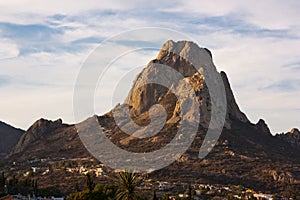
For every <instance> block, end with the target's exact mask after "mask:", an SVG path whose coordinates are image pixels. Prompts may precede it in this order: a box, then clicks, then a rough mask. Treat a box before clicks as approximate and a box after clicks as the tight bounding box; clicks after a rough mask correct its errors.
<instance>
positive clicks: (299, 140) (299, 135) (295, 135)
mask: <svg viewBox="0 0 300 200" xmlns="http://www.w3.org/2000/svg"><path fill="white" fill-rule="evenodd" d="M275 137H277V138H279V139H281V140H284V141H286V142H288V143H290V144H291V145H293V146H300V131H299V130H298V129H297V128H293V129H292V130H290V131H289V132H287V133H281V134H276V136H275Z"/></svg>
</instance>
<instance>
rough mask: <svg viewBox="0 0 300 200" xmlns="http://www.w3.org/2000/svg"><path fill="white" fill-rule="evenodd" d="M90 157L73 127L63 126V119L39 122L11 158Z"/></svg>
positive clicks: (21, 141) (22, 138) (19, 144)
mask: <svg viewBox="0 0 300 200" xmlns="http://www.w3.org/2000/svg"><path fill="white" fill-rule="evenodd" d="M82 156H83V157H89V153H88V152H87V151H86V150H85V148H84V146H83V145H82V143H81V141H80V139H79V137H78V135H77V132H76V129H75V127H74V126H73V125H67V124H63V123H62V120H61V119H58V120H55V121H51V120H46V119H39V120H37V121H36V122H35V123H34V124H33V125H32V126H31V127H30V128H29V129H28V130H27V131H26V132H25V134H23V135H22V137H21V138H20V140H19V141H18V143H17V144H16V146H15V147H14V149H13V151H12V152H11V154H10V158H16V157H17V158H18V160H27V159H28V158H34V157H38V158H45V157H46V158H47V157H51V158H52V159H54V158H77V157H82Z"/></svg>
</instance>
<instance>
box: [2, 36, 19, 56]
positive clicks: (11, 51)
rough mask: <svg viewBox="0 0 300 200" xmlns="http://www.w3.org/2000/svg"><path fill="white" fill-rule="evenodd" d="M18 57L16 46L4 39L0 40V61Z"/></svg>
mask: <svg viewBox="0 0 300 200" xmlns="http://www.w3.org/2000/svg"><path fill="white" fill-rule="evenodd" d="M18 55H19V48H18V45H17V44H16V43H15V42H14V41H12V40H10V39H6V38H0V60H2V59H8V58H14V57H17V56H18Z"/></svg>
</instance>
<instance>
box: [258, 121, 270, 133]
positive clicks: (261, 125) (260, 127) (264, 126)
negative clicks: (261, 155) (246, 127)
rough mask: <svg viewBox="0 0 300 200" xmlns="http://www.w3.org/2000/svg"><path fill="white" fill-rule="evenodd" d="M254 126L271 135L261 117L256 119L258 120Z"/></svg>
mask: <svg viewBox="0 0 300 200" xmlns="http://www.w3.org/2000/svg"><path fill="white" fill-rule="evenodd" d="M255 128H256V129H257V130H259V131H261V132H263V133H266V134H269V135H271V131H270V129H269V127H268V125H267V124H266V122H265V121H264V120H263V119H259V120H258V122H257V123H256V124H255Z"/></svg>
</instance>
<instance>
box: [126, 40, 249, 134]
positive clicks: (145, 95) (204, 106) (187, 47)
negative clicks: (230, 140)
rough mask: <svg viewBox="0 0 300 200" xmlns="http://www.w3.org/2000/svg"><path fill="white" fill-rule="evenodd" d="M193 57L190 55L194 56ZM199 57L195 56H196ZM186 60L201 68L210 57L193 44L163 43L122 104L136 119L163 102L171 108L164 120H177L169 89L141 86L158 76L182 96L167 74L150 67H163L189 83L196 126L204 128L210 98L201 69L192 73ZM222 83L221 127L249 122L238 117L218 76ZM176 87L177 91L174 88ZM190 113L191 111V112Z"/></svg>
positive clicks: (231, 97)
mask: <svg viewBox="0 0 300 200" xmlns="http://www.w3.org/2000/svg"><path fill="white" fill-rule="evenodd" d="M196 53H197V55H194V54H196ZM198 54H199V55H198ZM189 56H194V57H197V58H198V57H199V59H200V62H201V63H203V64H205V63H206V62H207V60H209V62H212V54H211V52H210V51H209V50H207V49H206V48H199V47H198V45H197V44H195V43H193V42H188V41H179V42H174V41H167V42H166V43H165V44H164V45H163V46H162V49H161V50H160V52H159V54H158V56H157V58H156V59H154V60H152V61H151V62H150V63H149V64H148V66H147V67H146V68H145V69H144V70H143V71H142V72H141V73H140V74H139V75H138V76H137V78H136V79H135V81H134V83H133V86H132V88H131V90H130V92H129V94H128V97H127V99H126V101H125V103H126V104H129V105H130V106H131V113H132V114H133V115H134V116H136V115H140V114H142V113H144V112H146V111H148V110H149V108H150V107H151V106H152V105H154V104H161V103H162V102H167V101H168V105H171V106H169V107H168V109H167V114H168V118H169V119H170V118H174V117H177V116H178V113H179V112H180V105H179V102H178V101H177V100H178V99H176V97H175V96H174V95H173V96H172V95H171V91H170V88H166V87H163V86H161V85H157V84H144V83H147V82H149V80H150V81H151V80H153V79H155V78H156V77H157V76H160V77H161V79H163V80H164V81H165V82H168V83H169V82H171V84H170V87H171V89H174V88H175V89H177V90H179V93H184V92H185V91H184V90H185V88H180V87H179V86H178V85H176V83H174V82H172V80H173V77H172V74H170V73H165V72H164V69H162V70H160V69H155V70H153V66H154V64H162V65H166V67H167V66H168V67H171V68H172V69H175V70H176V71H178V72H179V73H181V74H182V76H183V79H184V80H185V81H186V82H188V83H190V84H191V85H192V87H193V90H194V91H195V94H196V97H197V101H198V102H199V104H200V115H201V121H200V124H201V125H202V126H203V127H206V128H207V127H208V125H209V122H210V117H211V113H210V111H211V98H210V94H209V90H208V87H207V84H206V83H205V77H204V76H203V74H201V70H203V69H202V68H200V69H199V70H196V69H195V67H194V66H193V65H192V63H190V62H189V61H188V60H186V59H185V58H187V57H189ZM210 70H213V72H217V71H216V68H215V67H214V66H212V69H210ZM221 77H222V79H223V83H224V87H225V91H226V98H227V117H226V122H225V127H226V128H230V126H231V120H232V119H237V120H239V121H242V122H245V123H246V122H249V121H248V119H247V117H246V115H245V114H244V113H242V112H241V111H240V109H239V107H238V105H237V103H236V101H235V98H234V95H233V92H232V90H231V88H230V84H229V81H228V78H227V76H226V74H225V73H224V72H221ZM176 87H177V88H176ZM191 109H192V108H191Z"/></svg>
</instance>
